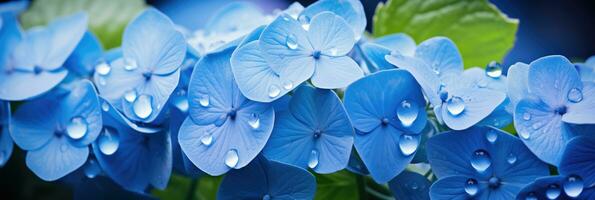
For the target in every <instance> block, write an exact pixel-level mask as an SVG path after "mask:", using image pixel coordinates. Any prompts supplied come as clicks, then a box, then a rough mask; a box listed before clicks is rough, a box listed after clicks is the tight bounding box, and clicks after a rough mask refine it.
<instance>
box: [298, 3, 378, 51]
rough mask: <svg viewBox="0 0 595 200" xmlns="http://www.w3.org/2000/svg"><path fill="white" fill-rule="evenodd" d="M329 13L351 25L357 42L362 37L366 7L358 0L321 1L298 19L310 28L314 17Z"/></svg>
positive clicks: (308, 8) (307, 9)
mask: <svg viewBox="0 0 595 200" xmlns="http://www.w3.org/2000/svg"><path fill="white" fill-rule="evenodd" d="M327 11H328V12H332V13H334V14H335V15H338V16H339V17H341V18H343V19H344V20H345V22H347V24H349V26H350V27H351V29H352V30H353V34H354V35H353V36H354V37H355V38H354V39H355V40H356V41H357V40H359V39H360V38H361V37H362V35H363V33H364V31H365V30H366V24H367V21H366V13H365V12H364V7H363V6H362V3H361V2H360V1H358V0H319V1H316V2H314V3H313V4H311V5H309V6H308V7H306V8H305V9H304V10H303V11H302V12H301V13H300V15H299V16H298V18H297V19H298V20H299V21H300V23H302V24H303V25H305V26H309V24H310V23H311V19H314V16H316V15H318V14H320V13H322V12H327Z"/></svg>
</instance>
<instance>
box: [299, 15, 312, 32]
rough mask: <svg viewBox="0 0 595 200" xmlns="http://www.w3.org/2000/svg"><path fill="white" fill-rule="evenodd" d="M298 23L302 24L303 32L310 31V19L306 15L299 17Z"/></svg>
mask: <svg viewBox="0 0 595 200" xmlns="http://www.w3.org/2000/svg"><path fill="white" fill-rule="evenodd" d="M298 21H299V22H300V23H301V24H302V28H303V29H304V30H306V31H307V30H310V18H309V17H308V16H306V15H300V16H299V17H298Z"/></svg>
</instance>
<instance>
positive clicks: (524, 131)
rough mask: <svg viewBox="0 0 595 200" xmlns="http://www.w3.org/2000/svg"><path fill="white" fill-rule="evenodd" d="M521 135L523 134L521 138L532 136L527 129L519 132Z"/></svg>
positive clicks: (526, 138)
mask: <svg viewBox="0 0 595 200" xmlns="http://www.w3.org/2000/svg"><path fill="white" fill-rule="evenodd" d="M519 135H520V136H521V138H523V139H525V140H528V139H529V138H530V137H531V133H529V131H526V130H522V131H521V132H519Z"/></svg>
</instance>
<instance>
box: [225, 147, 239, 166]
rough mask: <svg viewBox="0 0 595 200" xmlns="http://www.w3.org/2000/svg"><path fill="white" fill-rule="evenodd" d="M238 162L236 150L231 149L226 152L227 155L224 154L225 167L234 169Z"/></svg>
mask: <svg viewBox="0 0 595 200" xmlns="http://www.w3.org/2000/svg"><path fill="white" fill-rule="evenodd" d="M238 161H239V157H238V151H237V150H235V149H231V150H229V151H227V153H226V154H225V165H227V166H228V167H230V168H234V167H235V166H236V165H238Z"/></svg>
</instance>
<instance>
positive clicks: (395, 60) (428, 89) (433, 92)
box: [385, 53, 442, 107]
mask: <svg viewBox="0 0 595 200" xmlns="http://www.w3.org/2000/svg"><path fill="white" fill-rule="evenodd" d="M385 59H386V61H388V62H389V63H391V64H393V65H395V66H397V67H398V68H401V69H405V70H407V71H408V72H409V73H411V75H413V77H415V80H416V81H417V82H418V83H419V85H420V86H421V88H422V89H423V92H424V94H425V95H426V97H427V98H428V100H429V101H430V103H431V104H432V105H433V106H434V107H439V106H440V105H441V104H442V100H440V96H439V95H438V92H440V82H441V81H440V78H439V77H438V75H437V74H436V73H435V72H434V71H432V69H431V68H430V66H429V64H428V63H426V62H425V61H423V60H421V59H418V58H414V57H408V56H403V55H401V54H398V53H397V54H391V55H387V56H385Z"/></svg>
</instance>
